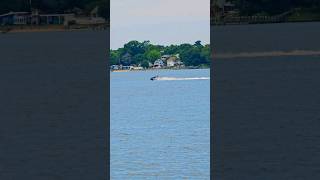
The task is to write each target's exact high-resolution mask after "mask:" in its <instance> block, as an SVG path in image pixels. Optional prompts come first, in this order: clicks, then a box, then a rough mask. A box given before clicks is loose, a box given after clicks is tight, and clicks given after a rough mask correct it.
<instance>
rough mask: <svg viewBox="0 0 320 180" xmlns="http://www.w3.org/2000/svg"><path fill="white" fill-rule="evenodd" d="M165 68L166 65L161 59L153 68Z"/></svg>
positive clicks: (155, 62)
mask: <svg viewBox="0 0 320 180" xmlns="http://www.w3.org/2000/svg"><path fill="white" fill-rule="evenodd" d="M163 66H164V63H163V61H162V60H161V59H157V60H156V61H154V63H153V68H162V67H163Z"/></svg>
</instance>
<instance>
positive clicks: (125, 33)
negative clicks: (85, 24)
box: [110, 0, 210, 49]
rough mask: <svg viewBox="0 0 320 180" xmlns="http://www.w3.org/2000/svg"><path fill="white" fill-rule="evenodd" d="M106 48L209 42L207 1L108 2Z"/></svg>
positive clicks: (146, 0) (120, 0)
mask: <svg viewBox="0 0 320 180" xmlns="http://www.w3.org/2000/svg"><path fill="white" fill-rule="evenodd" d="M110 8H111V9H110V10H111V11H110V27H111V30H110V36H111V39H110V46H111V49H117V48H120V47H123V45H124V44H125V43H127V42H129V41H131V40H138V41H145V40H150V42H151V43H152V44H159V45H170V44H182V43H192V44H193V43H194V42H195V41H197V40H200V41H202V44H209V43H210V0H111V2H110Z"/></svg>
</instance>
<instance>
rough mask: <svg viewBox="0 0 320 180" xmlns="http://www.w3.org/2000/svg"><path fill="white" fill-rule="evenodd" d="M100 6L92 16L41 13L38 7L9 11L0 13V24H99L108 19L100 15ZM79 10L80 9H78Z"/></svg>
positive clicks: (94, 10)
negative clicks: (29, 9)
mask: <svg viewBox="0 0 320 180" xmlns="http://www.w3.org/2000/svg"><path fill="white" fill-rule="evenodd" d="M98 9H99V7H95V8H94V9H93V10H92V11H91V13H90V16H84V15H76V14H75V13H66V14H41V13H39V11H38V10H37V9H34V10H32V12H9V13H7V14H2V15H0V25H65V26H68V25H70V24H79V25H98V24H105V23H106V20H105V19H104V18H102V17H99V16H98ZM78 11H79V10H78Z"/></svg>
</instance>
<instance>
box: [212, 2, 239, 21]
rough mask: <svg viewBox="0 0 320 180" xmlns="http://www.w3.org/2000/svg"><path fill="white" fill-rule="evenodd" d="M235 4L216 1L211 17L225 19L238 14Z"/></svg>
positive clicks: (213, 3) (213, 4)
mask: <svg viewBox="0 0 320 180" xmlns="http://www.w3.org/2000/svg"><path fill="white" fill-rule="evenodd" d="M237 13H238V11H237V10H236V6H235V4H233V3H231V2H230V1H226V0H216V1H213V2H212V4H211V15H212V16H214V17H225V16H229V15H233V14H237Z"/></svg>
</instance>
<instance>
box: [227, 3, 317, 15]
mask: <svg viewBox="0 0 320 180" xmlns="http://www.w3.org/2000/svg"><path fill="white" fill-rule="evenodd" d="M231 1H232V2H233V3H234V4H235V5H236V6H237V8H238V9H239V10H240V13H241V14H242V15H256V14H261V13H263V14H267V15H275V14H281V13H283V12H286V11H289V10H291V9H295V8H319V7H320V1H319V0H280V1H279V0H231Z"/></svg>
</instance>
